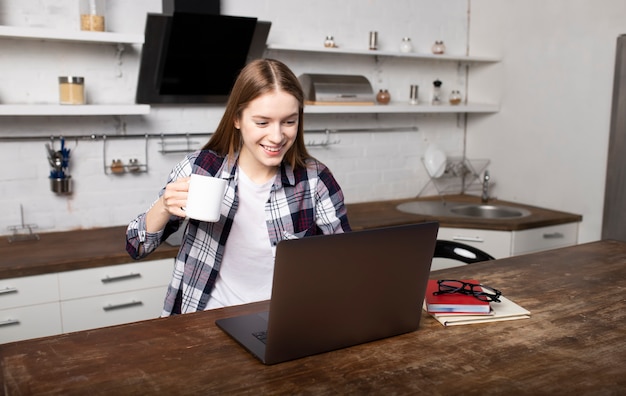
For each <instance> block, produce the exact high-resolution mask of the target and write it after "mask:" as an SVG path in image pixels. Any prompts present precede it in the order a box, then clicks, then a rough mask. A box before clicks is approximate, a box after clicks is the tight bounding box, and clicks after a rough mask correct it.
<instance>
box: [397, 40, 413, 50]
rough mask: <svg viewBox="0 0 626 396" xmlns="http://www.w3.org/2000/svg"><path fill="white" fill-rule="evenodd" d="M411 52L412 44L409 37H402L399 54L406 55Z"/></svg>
mask: <svg viewBox="0 0 626 396" xmlns="http://www.w3.org/2000/svg"><path fill="white" fill-rule="evenodd" d="M412 51H413V44H412V43H411V38H410V37H403V38H402V42H401V43H400V52H404V53H408V52H412Z"/></svg>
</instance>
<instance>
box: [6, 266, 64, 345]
mask: <svg viewBox="0 0 626 396" xmlns="http://www.w3.org/2000/svg"><path fill="white" fill-rule="evenodd" d="M59 333H61V316H60V304H59V285H58V282H57V277H56V275H54V274H45V275H35V276H25V277H20V278H10V279H1V280H0V344H1V343H4V342H10V341H17V340H22V339H27V338H35V337H44V336H49V335H54V334H59Z"/></svg>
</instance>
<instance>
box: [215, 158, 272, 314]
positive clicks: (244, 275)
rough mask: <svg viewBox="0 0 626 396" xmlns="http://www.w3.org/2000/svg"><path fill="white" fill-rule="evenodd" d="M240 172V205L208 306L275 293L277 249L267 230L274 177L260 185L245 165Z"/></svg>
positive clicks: (266, 298) (258, 297)
mask: <svg viewBox="0 0 626 396" xmlns="http://www.w3.org/2000/svg"><path fill="white" fill-rule="evenodd" d="M238 172H239V183H238V196H239V207H238V208H237V213H236V214H235V219H234V222H233V226H232V229H231V230H230V233H229V235H228V240H227V241H226V248H225V251H224V259H223V260H222V265H221V268H220V272H219V275H218V276H217V279H216V281H215V286H214V288H213V291H212V292H211V298H210V299H209V301H208V304H207V307H206V309H213V308H221V307H225V306H231V305H239V304H245V303H249V302H253V301H262V300H268V299H269V298H270V297H271V293H272V279H273V276H274V252H275V250H274V249H272V246H271V244H270V239H269V235H268V232H267V224H266V222H265V203H266V202H267V200H268V199H269V194H270V189H271V188H272V184H273V183H274V178H272V179H270V180H269V181H268V182H266V183H264V184H262V185H258V184H255V183H254V182H253V181H252V180H251V179H250V178H249V177H248V176H247V175H246V174H245V173H244V172H243V170H242V169H241V168H239V170H238Z"/></svg>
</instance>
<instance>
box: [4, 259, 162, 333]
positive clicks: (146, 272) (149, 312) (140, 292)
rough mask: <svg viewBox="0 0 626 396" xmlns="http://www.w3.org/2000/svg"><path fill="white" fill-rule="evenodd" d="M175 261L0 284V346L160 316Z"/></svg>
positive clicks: (117, 266) (151, 262)
mask: <svg viewBox="0 0 626 396" xmlns="http://www.w3.org/2000/svg"><path fill="white" fill-rule="evenodd" d="M173 268H174V259H173V258H167V259H161V260H150V261H141V262H134V263H129V264H119V265H110V266H102V267H97V268H90V269H81V270H74V271H64V272H58V273H50V274H44V275H35V276H27V277H21V278H8V279H1V280H0V344H1V343H5V342H11V341H18V340H24V339H28V338H34V337H43V336H48V335H54V334H61V333H68V332H73V331H79V330H86V329H92V328H97V327H104V326H112V325H117V324H122V323H129V322H135V321H139V320H145V319H152V318H157V317H159V316H160V314H161V311H162V308H163V298H164V297H165V292H166V290H167V286H168V284H169V282H170V279H171V277H172V271H173Z"/></svg>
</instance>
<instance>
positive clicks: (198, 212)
mask: <svg viewBox="0 0 626 396" xmlns="http://www.w3.org/2000/svg"><path fill="white" fill-rule="evenodd" d="M227 184H228V180H225V179H220V178H218V177H211V176H203V175H197V174H195V173H194V174H192V175H191V179H190V180H189V193H188V194H189V195H188V196H187V206H186V207H185V212H186V213H187V217H189V218H191V219H195V220H201V221H210V222H216V221H218V220H219V219H220V209H221V207H222V200H223V199H224V192H225V191H226V185H227Z"/></svg>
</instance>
